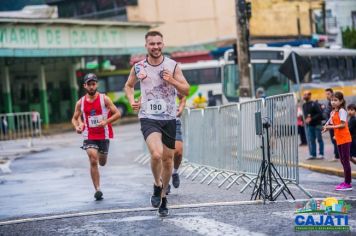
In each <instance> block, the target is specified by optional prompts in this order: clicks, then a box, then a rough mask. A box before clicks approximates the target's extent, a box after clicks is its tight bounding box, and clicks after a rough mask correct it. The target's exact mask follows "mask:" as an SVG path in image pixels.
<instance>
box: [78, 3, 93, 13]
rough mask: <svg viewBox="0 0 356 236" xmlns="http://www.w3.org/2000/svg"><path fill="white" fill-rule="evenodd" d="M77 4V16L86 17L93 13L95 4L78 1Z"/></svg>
mask: <svg viewBox="0 0 356 236" xmlns="http://www.w3.org/2000/svg"><path fill="white" fill-rule="evenodd" d="M77 4H78V5H77V7H78V10H77V12H78V15H87V14H90V13H93V12H95V4H94V2H93V1H79V2H78V3H77Z"/></svg>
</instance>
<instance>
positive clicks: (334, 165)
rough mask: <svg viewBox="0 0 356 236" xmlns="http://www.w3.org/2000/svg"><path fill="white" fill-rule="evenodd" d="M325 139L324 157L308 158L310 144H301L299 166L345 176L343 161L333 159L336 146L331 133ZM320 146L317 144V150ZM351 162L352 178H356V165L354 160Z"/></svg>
mask: <svg viewBox="0 0 356 236" xmlns="http://www.w3.org/2000/svg"><path fill="white" fill-rule="evenodd" d="M323 140H324V154H325V155H324V159H316V160H306V159H307V158H308V157H309V150H308V146H300V147H299V166H300V167H303V168H306V169H309V170H312V171H316V172H320V173H324V174H330V175H337V176H341V177H343V176H344V170H343V168H342V165H341V162H340V161H335V162H333V161H331V160H332V159H333V158H334V148H333V145H332V143H331V141H330V136H329V134H325V135H323ZM318 148H319V146H318V144H317V150H319V149H318ZM350 164H351V170H352V173H351V174H352V178H353V179H356V165H354V164H353V163H352V162H350Z"/></svg>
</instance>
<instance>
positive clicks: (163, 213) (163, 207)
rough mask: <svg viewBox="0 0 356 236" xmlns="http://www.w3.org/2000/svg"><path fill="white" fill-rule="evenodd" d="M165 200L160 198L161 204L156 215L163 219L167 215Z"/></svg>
mask: <svg viewBox="0 0 356 236" xmlns="http://www.w3.org/2000/svg"><path fill="white" fill-rule="evenodd" d="M167 203H168V202H167V198H166V197H163V198H162V203H161V206H160V207H159V208H158V214H159V216H161V217H165V216H168V215H169V212H168V208H167Z"/></svg>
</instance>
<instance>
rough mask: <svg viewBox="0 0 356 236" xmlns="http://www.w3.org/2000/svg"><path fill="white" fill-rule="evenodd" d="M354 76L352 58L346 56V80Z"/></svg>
mask: <svg viewBox="0 0 356 236" xmlns="http://www.w3.org/2000/svg"><path fill="white" fill-rule="evenodd" d="M353 76H354V73H353V68H352V58H351V57H346V76H345V77H346V78H345V79H346V80H352V79H353Z"/></svg>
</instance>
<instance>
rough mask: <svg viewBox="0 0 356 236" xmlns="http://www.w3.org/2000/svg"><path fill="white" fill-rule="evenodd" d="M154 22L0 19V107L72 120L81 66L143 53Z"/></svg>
mask: <svg viewBox="0 0 356 236" xmlns="http://www.w3.org/2000/svg"><path fill="white" fill-rule="evenodd" d="M149 27H150V25H147V24H141V23H123V22H112V21H110V22H109V21H85V20H64V19H50V20H49V19H42V20H40V19H36V20H30V19H0V55H1V59H0V62H1V63H0V75H1V76H0V79H1V91H2V94H1V95H2V96H1V97H0V109H1V110H0V113H12V112H24V111H38V112H40V114H41V118H42V121H43V124H45V125H48V124H50V123H53V122H63V121H68V120H70V117H71V114H72V112H73V109H74V105H75V102H76V101H77V100H78V97H79V96H80V93H79V90H80V88H81V87H82V81H81V80H80V78H78V76H77V73H78V70H80V69H82V68H85V67H86V62H87V61H88V59H91V58H100V57H107V56H109V57H110V56H118V55H131V54H136V53H143V52H144V51H145V50H144V35H145V33H146V32H147V31H148V29H149Z"/></svg>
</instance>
